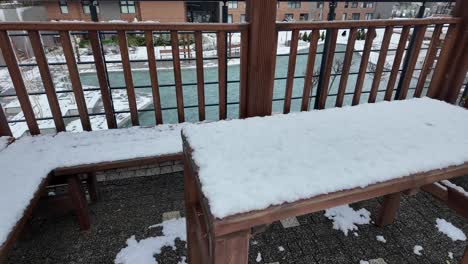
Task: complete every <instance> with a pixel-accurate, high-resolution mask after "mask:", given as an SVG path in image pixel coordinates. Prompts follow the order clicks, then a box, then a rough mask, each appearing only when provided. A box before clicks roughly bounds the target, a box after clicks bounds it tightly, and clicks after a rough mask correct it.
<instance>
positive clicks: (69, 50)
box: [60, 31, 92, 131]
mask: <svg viewBox="0 0 468 264" xmlns="http://www.w3.org/2000/svg"><path fill="white" fill-rule="evenodd" d="M60 40H61V42H62V48H63V55H64V56H65V60H66V62H67V66H68V73H69V75H70V81H71V84H72V89H73V94H74V95H75V100H76V106H77V107H78V113H79V114H80V121H81V126H82V127H83V130H84V131H91V130H92V128H91V122H90V121H89V115H88V109H87V107H86V100H85V97H84V93H83V86H82V85H81V80H80V74H79V72H78V68H77V65H76V59H75V54H73V46H72V43H71V40H70V34H69V32H68V31H60Z"/></svg>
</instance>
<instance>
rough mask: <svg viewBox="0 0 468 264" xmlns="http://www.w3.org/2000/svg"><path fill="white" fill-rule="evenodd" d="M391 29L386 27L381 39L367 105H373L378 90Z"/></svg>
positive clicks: (390, 37) (391, 32)
mask: <svg viewBox="0 0 468 264" xmlns="http://www.w3.org/2000/svg"><path fill="white" fill-rule="evenodd" d="M392 34H393V27H391V26H388V27H386V28H385V33H384V36H383V39H382V45H381V48H380V54H379V59H378V60H377V65H376V67H375V73H374V79H373V80H372V87H371V91H370V94H369V100H368V102H369V103H375V100H376V97H377V92H378V90H379V85H380V80H381V79H382V72H383V70H384V68H385V61H386V58H387V51H388V46H389V45H390V40H391V39H392Z"/></svg>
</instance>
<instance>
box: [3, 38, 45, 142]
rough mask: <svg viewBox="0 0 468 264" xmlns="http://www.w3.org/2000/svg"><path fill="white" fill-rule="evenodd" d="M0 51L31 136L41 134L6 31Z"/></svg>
mask: <svg viewBox="0 0 468 264" xmlns="http://www.w3.org/2000/svg"><path fill="white" fill-rule="evenodd" d="M0 49H1V50H2V54H3V58H4V60H5V64H6V65H7V68H8V72H9V73H10V76H11V81H12V83H13V86H14V87H15V92H16V96H17V97H18V101H19V102H20V105H21V110H22V111H23V115H24V118H25V119H26V123H27V125H28V129H29V133H31V135H38V134H40V133H41V132H40V130H39V126H38V125H37V121H36V116H35V115H34V110H33V108H32V106H31V102H30V101H29V96H28V91H27V90H26V86H25V85H24V81H23V76H22V75H21V70H20V68H19V66H18V61H17V60H16V55H15V52H14V51H13V47H12V45H11V42H10V37H9V36H8V33H7V32H6V31H0Z"/></svg>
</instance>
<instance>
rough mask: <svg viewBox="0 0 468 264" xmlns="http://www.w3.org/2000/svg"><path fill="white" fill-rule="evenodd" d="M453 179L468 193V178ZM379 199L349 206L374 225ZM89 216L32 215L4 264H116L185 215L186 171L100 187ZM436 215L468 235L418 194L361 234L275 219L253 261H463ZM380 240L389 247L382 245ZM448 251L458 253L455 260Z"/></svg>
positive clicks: (254, 245) (172, 258) (167, 259)
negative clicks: (132, 244) (86, 219)
mask: <svg viewBox="0 0 468 264" xmlns="http://www.w3.org/2000/svg"><path fill="white" fill-rule="evenodd" d="M455 182H456V183H457V184H459V185H461V186H463V187H465V188H467V189H468V176H465V177H463V178H459V179H457V180H456V181H455ZM380 202H381V199H373V200H369V201H364V202H360V203H356V204H353V205H351V206H352V207H353V208H355V209H358V208H366V209H367V210H369V211H370V212H371V214H372V215H371V217H372V219H373V220H375V217H376V215H377V210H378V208H379V204H380ZM91 211H92V227H91V231H89V232H80V231H79V229H78V225H77V223H76V220H75V218H74V217H73V216H72V215H71V214H68V215H64V216H61V217H53V218H48V217H41V216H37V217H34V218H33V219H32V221H31V228H30V231H29V233H28V234H27V235H26V236H25V237H24V238H22V239H21V241H20V242H19V243H17V245H16V246H15V247H14V248H13V250H12V251H11V252H10V254H9V256H8V258H7V263H15V264H20V263H28V264H31V263H113V262H114V259H115V256H116V254H117V253H118V252H119V251H120V249H121V248H123V247H124V246H125V245H126V244H125V242H126V240H127V239H128V238H129V237H130V236H132V235H135V236H136V238H137V240H139V239H143V238H147V237H150V236H157V235H160V234H161V230H160V229H157V228H155V229H148V226H150V225H153V224H157V223H160V222H162V219H163V214H164V213H166V214H167V212H174V211H179V212H180V214H181V215H182V216H183V215H184V203H183V176H182V173H173V174H166V175H158V176H154V177H138V178H131V179H122V180H114V181H108V182H105V183H101V200H100V201H99V202H98V203H96V204H93V205H91ZM436 218H444V219H446V220H447V221H449V222H452V223H453V224H454V225H456V226H458V227H459V228H461V229H462V230H463V231H464V233H465V234H467V235H468V221H466V219H464V218H462V217H459V216H457V215H455V214H454V213H453V212H452V211H451V210H450V209H448V208H446V207H445V206H444V205H443V204H441V203H439V202H438V201H436V200H434V199H433V198H432V197H430V196H429V195H428V194H425V193H419V194H417V195H415V196H411V197H405V198H404V199H403V201H402V207H401V209H400V211H399V215H398V217H397V220H396V222H395V223H394V224H393V225H390V226H388V227H385V228H383V229H381V228H378V227H376V226H374V225H360V226H359V230H358V231H357V233H358V235H359V236H355V235H353V234H352V233H351V234H348V236H345V235H344V234H343V232H341V231H337V230H334V229H333V228H332V222H331V221H330V220H328V219H327V218H325V217H324V215H323V212H318V213H314V214H309V215H304V216H299V217H297V221H296V220H295V219H291V220H290V221H288V223H283V224H285V226H290V227H287V228H285V227H284V226H283V224H281V222H275V223H274V224H272V225H271V226H270V227H269V228H268V229H267V230H266V231H265V232H264V233H261V234H258V235H256V236H255V237H253V238H252V239H251V240H250V257H249V259H250V261H249V263H257V260H256V259H257V257H258V253H261V256H262V260H261V261H260V262H259V263H296V264H299V263H307V264H313V263H359V261H360V260H372V261H371V262H370V263H375V264H376V263H458V262H459V261H460V258H461V256H462V254H463V250H464V248H465V246H466V245H467V244H468V241H463V242H460V241H457V242H452V240H451V239H449V238H448V237H447V236H446V235H444V234H442V233H439V232H438V231H437V229H436V227H435V220H436ZM288 224H289V225H288ZM377 235H383V236H384V237H385V239H386V240H387V242H386V243H381V242H378V241H377V240H376V236H377ZM415 245H421V246H422V247H423V248H424V249H423V251H422V256H417V255H415V254H414V253H413V247H414V246H415ZM176 246H177V249H176V250H172V249H171V248H164V249H163V251H162V253H161V254H160V255H156V260H157V261H158V263H174V264H175V263H178V262H179V261H180V260H181V256H185V253H186V250H185V242H182V241H177V242H176ZM279 246H281V247H283V248H284V251H280V250H279V248H278V247H279ZM448 252H453V255H454V259H453V260H451V259H450V258H449V257H448ZM447 261H448V262H447Z"/></svg>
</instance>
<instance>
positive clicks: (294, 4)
mask: <svg viewBox="0 0 468 264" xmlns="http://www.w3.org/2000/svg"><path fill="white" fill-rule="evenodd" d="M288 8H301V2H295V1H294V2H292V1H289V2H288Z"/></svg>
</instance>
